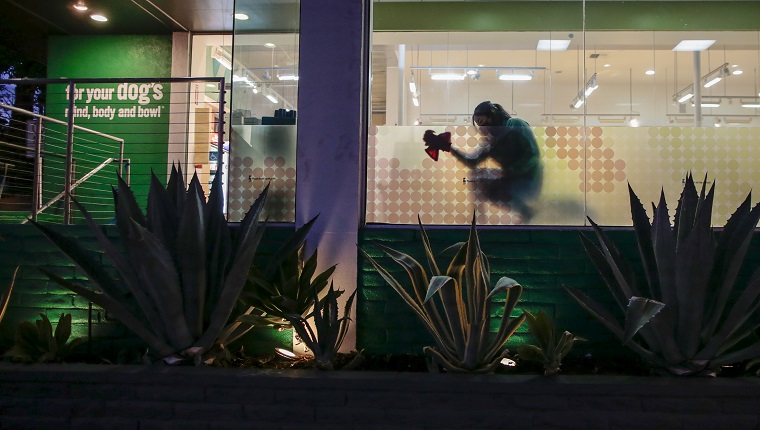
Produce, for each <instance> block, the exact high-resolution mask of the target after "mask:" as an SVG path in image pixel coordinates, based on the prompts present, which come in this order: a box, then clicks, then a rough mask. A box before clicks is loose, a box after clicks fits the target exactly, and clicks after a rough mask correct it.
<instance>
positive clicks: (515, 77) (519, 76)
mask: <svg viewBox="0 0 760 430" xmlns="http://www.w3.org/2000/svg"><path fill="white" fill-rule="evenodd" d="M496 76H498V77H499V80H500V81H530V80H531V79H533V72H530V73H510V74H502V73H501V72H499V71H498V70H497V71H496Z"/></svg>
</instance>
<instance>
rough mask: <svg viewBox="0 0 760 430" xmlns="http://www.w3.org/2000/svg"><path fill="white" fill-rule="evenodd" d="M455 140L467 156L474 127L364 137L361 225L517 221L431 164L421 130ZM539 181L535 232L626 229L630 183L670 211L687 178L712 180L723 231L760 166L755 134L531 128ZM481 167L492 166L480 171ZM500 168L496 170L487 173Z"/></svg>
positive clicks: (448, 168)
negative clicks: (590, 226) (539, 228)
mask: <svg viewBox="0 0 760 430" xmlns="http://www.w3.org/2000/svg"><path fill="white" fill-rule="evenodd" d="M427 129H433V131H435V132H436V133H442V132H445V131H448V132H451V134H452V142H453V143H454V145H456V146H458V147H460V148H462V149H464V150H466V151H472V150H474V149H475V148H476V147H477V146H478V145H480V144H482V143H481V142H482V140H481V138H480V135H479V133H478V131H477V129H476V128H475V127H472V126H448V127H432V126H431V127H424V126H423V127H384V126H383V127H372V128H371V129H370V133H369V138H368V143H369V144H368V163H367V221H368V222H371V223H390V224H415V223H417V216H418V215H419V216H420V218H421V219H422V222H423V223H425V224H468V223H469V221H470V219H471V217H472V214H473V211H475V213H476V214H477V221H478V224H479V225H515V224H521V223H522V222H523V221H522V219H521V217H520V216H519V214H518V213H516V211H513V210H512V209H511V208H510V207H509V205H502V206H500V205H498V204H494V203H492V202H490V201H489V200H488V199H487V198H486V197H485V195H484V193H483V190H481V189H479V184H478V183H477V182H469V181H468V180H467V179H468V177H469V176H468V175H469V174H470V169H469V168H467V167H466V166H464V165H463V164H461V163H458V162H456V160H455V159H454V158H453V157H452V156H451V155H450V154H448V153H444V152H442V153H441V154H440V158H439V160H438V161H437V162H436V161H433V160H432V159H430V158H428V157H427V155H426V154H425V153H424V143H423V142H422V135H423V134H424V132H425V130H427ZM533 130H534V132H535V135H536V138H537V141H538V144H539V149H540V151H541V158H542V160H543V163H544V180H543V187H542V191H541V197H540V201H539V202H538V204H537V215H536V217H535V218H534V219H533V220H532V224H537V225H584V224H585V223H586V222H585V216H590V217H591V218H592V219H593V220H594V221H595V222H597V223H599V224H603V225H631V218H630V206H629V199H628V184H629V183H630V185H631V186H632V187H633V188H634V190H635V191H636V193H637V194H638V195H639V197H640V198H641V201H642V203H643V204H644V207H645V208H647V209H648V211H649V212H651V210H649V208H650V207H651V205H650V204H649V203H650V202H652V201H657V200H659V194H660V191H661V190H664V192H665V195H666V197H667V199H668V202H670V203H671V208H670V210H671V216H672V213H673V212H674V211H675V205H676V202H677V200H678V195H679V194H680V192H681V189H682V187H683V185H682V181H683V179H684V177H685V175H686V174H687V173H688V172H692V174H693V175H694V177H695V180H696V181H697V182H698V185H699V184H701V182H702V181H703V180H704V177H705V174H706V173H708V174H709V177H708V186H709V185H710V184H712V182H713V181H716V202H715V209H714V211H713V224H714V225H723V224H725V221H726V220H727V219H728V217H729V216H730V215H731V213H732V212H733V210H735V208H736V207H737V206H738V205H739V204H740V203H741V201H743V199H744V198H745V197H746V195H747V193H749V191H750V189H751V188H752V186H753V184H754V185H758V183H760V181H758V178H757V175H756V174H755V173H754V172H755V171H758V170H760V169H759V167H760V166H757V164H758V158H760V148H757V149H756V147H758V145H753V142H759V141H760V130H758V129H754V128H717V129H716V128H713V127H703V128H694V127H649V128H647V127H639V128H629V127H587V128H585V129H584V128H583V127H572V126H570V127H566V126H541V127H533ZM483 167H489V165H488V164H484V165H483ZM491 167H497V166H491Z"/></svg>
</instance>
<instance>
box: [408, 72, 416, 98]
mask: <svg viewBox="0 0 760 430" xmlns="http://www.w3.org/2000/svg"><path fill="white" fill-rule="evenodd" d="M409 92H410V93H412V94H415V93H416V92H417V84H416V83H414V72H412V79H410V80H409Z"/></svg>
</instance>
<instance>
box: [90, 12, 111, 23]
mask: <svg viewBox="0 0 760 430" xmlns="http://www.w3.org/2000/svg"><path fill="white" fill-rule="evenodd" d="M90 18H92V19H94V20H95V21H98V22H106V21H108V18H106V17H105V16H103V15H101V14H99V13H93V14H92V15H90Z"/></svg>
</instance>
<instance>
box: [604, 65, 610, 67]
mask: <svg viewBox="0 0 760 430" xmlns="http://www.w3.org/2000/svg"><path fill="white" fill-rule="evenodd" d="M604 67H612V64H605V65H604Z"/></svg>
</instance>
